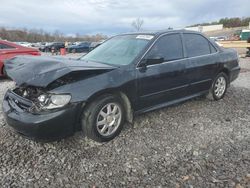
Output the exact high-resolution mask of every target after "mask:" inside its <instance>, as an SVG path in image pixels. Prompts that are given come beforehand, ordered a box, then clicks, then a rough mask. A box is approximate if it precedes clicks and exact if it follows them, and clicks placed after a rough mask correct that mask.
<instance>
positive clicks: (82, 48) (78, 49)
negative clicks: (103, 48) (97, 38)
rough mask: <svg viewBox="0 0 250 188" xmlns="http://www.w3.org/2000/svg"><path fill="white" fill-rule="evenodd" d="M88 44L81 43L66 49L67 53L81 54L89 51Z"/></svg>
mask: <svg viewBox="0 0 250 188" xmlns="http://www.w3.org/2000/svg"><path fill="white" fill-rule="evenodd" d="M90 44H91V43H90V42H81V43H79V44H77V45H72V46H69V47H68V48H67V52H68V53H82V52H89V51H90Z"/></svg>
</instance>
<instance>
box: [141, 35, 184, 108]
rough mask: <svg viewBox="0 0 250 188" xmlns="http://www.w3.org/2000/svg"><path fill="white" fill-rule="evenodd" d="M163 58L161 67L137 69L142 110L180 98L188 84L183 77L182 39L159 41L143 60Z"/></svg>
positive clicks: (169, 38)
mask: <svg viewBox="0 0 250 188" xmlns="http://www.w3.org/2000/svg"><path fill="white" fill-rule="evenodd" d="M152 57H153V58H154V57H158V58H163V59H164V62H163V63H161V64H152V65H147V67H146V70H145V69H141V68H140V67H139V68H137V70H136V71H137V78H138V79H137V80H138V87H137V88H138V98H139V99H138V101H139V104H138V106H139V109H145V108H149V107H153V106H157V105H162V104H163V103H166V102H169V101H173V100H175V99H178V98H182V97H184V96H185V95H186V93H185V90H186V88H187V86H188V81H187V78H186V75H185V64H186V61H187V60H186V59H184V53H183V44H182V38H181V35H180V34H179V33H172V34H166V35H164V36H162V37H160V38H159V39H158V40H157V41H156V42H155V44H154V45H153V47H152V48H151V49H150V50H149V52H148V53H147V54H146V55H145V57H144V58H143V59H152Z"/></svg>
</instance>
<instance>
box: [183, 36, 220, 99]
mask: <svg viewBox="0 0 250 188" xmlns="http://www.w3.org/2000/svg"><path fill="white" fill-rule="evenodd" d="M183 38H184V44H185V45H184V46H185V50H186V55H187V58H188V61H187V64H186V70H187V73H186V74H187V77H188V80H189V83H190V86H189V88H188V91H187V93H188V95H194V94H198V93H201V92H205V91H207V90H209V89H210V87H211V85H212V81H213V78H214V76H215V74H216V73H217V69H218V62H217V59H218V58H217V57H218V53H217V50H216V48H215V47H214V46H213V45H212V44H211V42H210V41H209V40H208V39H207V38H205V37H204V36H202V35H200V34H197V33H183Z"/></svg>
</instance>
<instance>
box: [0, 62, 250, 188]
mask: <svg viewBox="0 0 250 188" xmlns="http://www.w3.org/2000/svg"><path fill="white" fill-rule="evenodd" d="M241 66H242V67H243V70H242V73H241V74H240V77H239V78H238V80H236V81H235V82H234V83H233V84H232V85H231V87H230V88H229V89H228V92H227V94H226V96H225V98H224V99H223V100H220V101H217V102H215V101H210V100H208V99H204V98H198V99H194V100H191V101H187V102H185V103H182V104H178V105H175V106H172V107H169V108H164V109H161V110H157V111H154V112H151V113H147V114H145V115H141V116H139V117H136V118H135V121H134V123H133V125H129V124H127V125H126V126H125V129H124V130H123V131H122V133H121V135H120V136H119V137H117V138H116V139H114V140H113V141H111V142H108V143H105V144H98V143H95V142H93V141H91V140H88V139H85V138H83V137H82V135H81V133H76V134H75V135H74V136H73V137H70V138H67V139H64V140H61V141H58V142H53V143H37V142H34V141H31V140H28V139H25V138H23V137H22V136H19V135H18V134H16V133H15V132H14V131H13V130H12V129H11V128H10V127H8V126H7V125H6V123H5V121H4V119H3V115H2V111H1V110H0V163H1V165H0V187H122V186H124V187H157V186H158V187H176V188H179V187H190V188H191V187H236V188H242V187H250V123H249V122H250V81H249V80H250V59H241ZM12 85H13V82H11V81H9V80H0V100H2V98H3V94H4V92H5V91H6V90H7V88H9V87H12Z"/></svg>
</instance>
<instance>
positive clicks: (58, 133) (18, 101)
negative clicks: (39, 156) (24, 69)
mask: <svg viewBox="0 0 250 188" xmlns="http://www.w3.org/2000/svg"><path fill="white" fill-rule="evenodd" d="M28 102H29V101H27V100H26V99H24V98H22V97H20V96H18V95H16V94H15V93H13V92H12V91H10V90H9V91H7V93H6V95H5V97H4V100H3V105H2V108H3V112H4V116H5V119H6V121H7V123H8V125H10V126H11V127H13V128H14V129H15V130H16V131H17V132H18V133H21V134H22V135H25V136H27V137H29V138H32V139H36V140H44V141H53V140H58V139H61V138H64V137H67V136H70V135H72V134H74V132H75V130H76V126H75V125H76V123H77V121H76V119H77V118H76V117H77V112H79V111H78V106H79V105H77V104H71V105H70V106H68V107H67V108H63V109H60V110H57V111H51V112H46V113H44V114H32V113H30V112H28V111H27V110H25V105H26V106H27V105H28Z"/></svg>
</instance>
